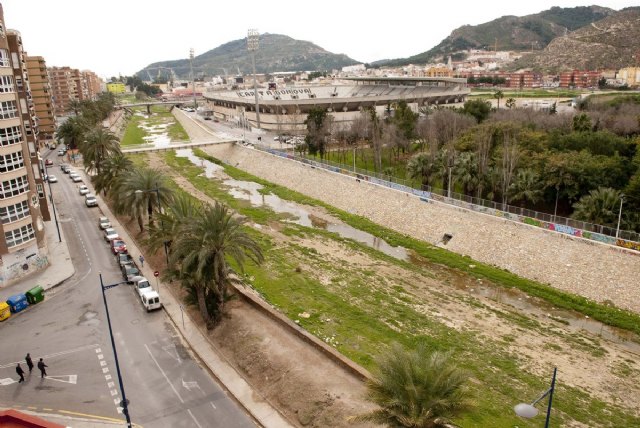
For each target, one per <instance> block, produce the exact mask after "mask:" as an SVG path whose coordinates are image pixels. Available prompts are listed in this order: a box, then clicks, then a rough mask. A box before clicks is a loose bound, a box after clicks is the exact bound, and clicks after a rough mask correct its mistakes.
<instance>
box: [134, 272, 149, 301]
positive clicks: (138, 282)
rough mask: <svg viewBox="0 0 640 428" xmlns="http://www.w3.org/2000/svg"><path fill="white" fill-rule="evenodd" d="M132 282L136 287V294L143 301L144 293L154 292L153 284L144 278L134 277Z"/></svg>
mask: <svg viewBox="0 0 640 428" xmlns="http://www.w3.org/2000/svg"><path fill="white" fill-rule="evenodd" d="M131 281H133V286H134V287H136V292H137V293H138V295H139V296H140V298H141V299H142V295H143V294H144V293H146V292H148V291H153V288H151V283H150V282H149V280H148V279H147V278H145V277H144V276H134V277H133V278H131Z"/></svg>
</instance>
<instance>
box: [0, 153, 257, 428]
mask: <svg viewBox="0 0 640 428" xmlns="http://www.w3.org/2000/svg"><path fill="white" fill-rule="evenodd" d="M55 155H56V153H55V151H52V152H50V153H48V154H47V157H50V158H51V159H54V163H55V165H54V166H53V167H50V168H49V169H50V171H49V172H50V173H51V174H55V175H56V176H57V177H58V183H54V184H52V187H53V193H54V199H55V202H56V208H57V210H58V218H59V222H60V226H61V227H62V228H63V231H64V235H65V237H66V240H67V243H68V246H69V253H70V255H71V259H72V262H73V264H74V267H75V270H76V273H75V275H74V276H73V277H72V278H70V279H69V280H67V281H66V282H65V284H64V285H62V286H60V287H58V288H56V289H54V290H51V292H49V293H48V294H47V298H46V300H45V301H44V302H43V303H41V304H38V305H35V306H34V307H31V308H30V309H29V310H28V311H27V312H25V313H23V314H19V315H17V316H13V317H11V318H10V319H8V320H7V321H5V322H3V323H2V325H1V326H0V329H1V330H2V345H1V346H3V350H2V353H1V354H0V355H1V357H0V406H6V407H11V405H12V404H20V405H22V406H32V407H34V408H36V409H44V410H45V411H48V412H60V413H65V412H66V414H71V415H73V414H80V415H92V416H97V417H101V418H109V419H120V420H122V419H123V416H122V414H120V413H119V408H118V403H119V402H120V400H121V395H120V391H119V387H118V378H117V375H116V367H115V362H114V361H115V360H114V357H113V352H112V348H111V342H110V337H109V331H108V325H107V322H106V313H105V308H104V302H103V297H102V292H101V287H100V282H99V276H98V273H99V272H101V273H102V275H103V278H104V283H105V285H109V284H114V283H118V282H120V281H122V276H121V275H120V271H119V269H118V266H117V264H116V261H115V258H114V257H113V255H112V254H111V253H110V249H109V246H108V245H107V244H106V243H105V241H104V240H103V239H102V232H101V231H100V229H99V228H98V225H97V221H98V217H99V216H100V213H99V211H98V208H87V207H86V206H85V205H84V197H83V196H81V195H79V193H78V191H77V185H78V184H81V183H72V182H71V180H70V179H69V177H68V175H67V174H64V173H62V171H60V168H59V166H58V162H59V160H61V159H62V158H58V157H56V156H55ZM74 169H76V170H79V168H74ZM51 226H53V224H52V223H50V224H49V226H48V227H51ZM116 228H117V226H116ZM134 257H137V255H134ZM106 298H107V301H108V305H109V312H110V316H111V323H112V327H113V332H114V338H115V343H116V348H117V352H118V360H119V362H120V369H121V373H122V378H123V383H124V387H125V392H126V396H127V399H128V400H129V402H130V404H129V412H130V415H131V419H132V421H133V422H134V423H136V424H138V425H141V426H149V427H203V428H204V427H255V426H256V424H255V423H254V422H253V421H252V419H251V418H250V417H249V416H248V415H246V414H245V412H244V411H243V409H242V408H241V407H239V406H238V405H237V404H236V402H235V401H233V400H232V399H231V398H229V397H228V396H227V395H226V393H225V391H224V390H223V389H222V388H221V387H220V386H219V385H218V384H217V383H216V382H215V381H214V379H213V378H212V377H211V375H210V374H209V373H208V371H206V370H205V369H203V368H202V366H201V365H200V364H199V363H198V361H197V359H196V358H194V356H193V355H191V353H190V352H189V350H188V349H187V348H186V347H185V346H184V345H183V343H182V341H181V338H180V336H179V335H178V333H177V331H176V330H175V329H174V327H173V325H172V324H171V322H170V320H169V318H168V317H167V316H166V314H165V313H164V311H155V312H152V313H146V312H145V310H144V308H143V307H142V305H141V303H140V301H139V299H138V298H137V294H136V293H135V290H133V289H132V288H131V286H130V285H127V284H122V285H119V286H117V287H114V288H111V289H109V290H107V291H106ZM27 352H30V353H31V355H32V357H33V358H34V361H37V358H40V357H42V358H44V361H45V363H46V364H47V365H48V366H49V368H48V369H47V372H48V376H47V377H45V378H44V379H43V378H41V377H40V374H39V373H38V370H37V369H34V372H33V373H31V374H27V381H26V382H25V384H18V383H16V380H17V376H16V373H15V365H16V362H22V363H23V364H22V365H23V367H24V368H25V369H26V367H25V364H24V356H25V355H26V353H27Z"/></svg>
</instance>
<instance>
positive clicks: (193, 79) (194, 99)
mask: <svg viewBox="0 0 640 428" xmlns="http://www.w3.org/2000/svg"><path fill="white" fill-rule="evenodd" d="M189 62H190V63H191V84H192V88H193V108H195V109H198V101H197V100H196V75H195V74H193V48H191V49H189Z"/></svg>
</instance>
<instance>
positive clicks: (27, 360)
mask: <svg viewBox="0 0 640 428" xmlns="http://www.w3.org/2000/svg"><path fill="white" fill-rule="evenodd" d="M24 360H25V361H26V362H27V367H29V374H31V371H32V370H33V361H32V360H31V354H30V353H28V352H27V356H26V357H24Z"/></svg>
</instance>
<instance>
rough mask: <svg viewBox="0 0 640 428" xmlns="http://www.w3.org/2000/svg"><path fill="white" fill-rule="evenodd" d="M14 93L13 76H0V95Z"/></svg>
mask: <svg viewBox="0 0 640 428" xmlns="http://www.w3.org/2000/svg"><path fill="white" fill-rule="evenodd" d="M5 92H15V89H14V88H13V76H0V93H5Z"/></svg>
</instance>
